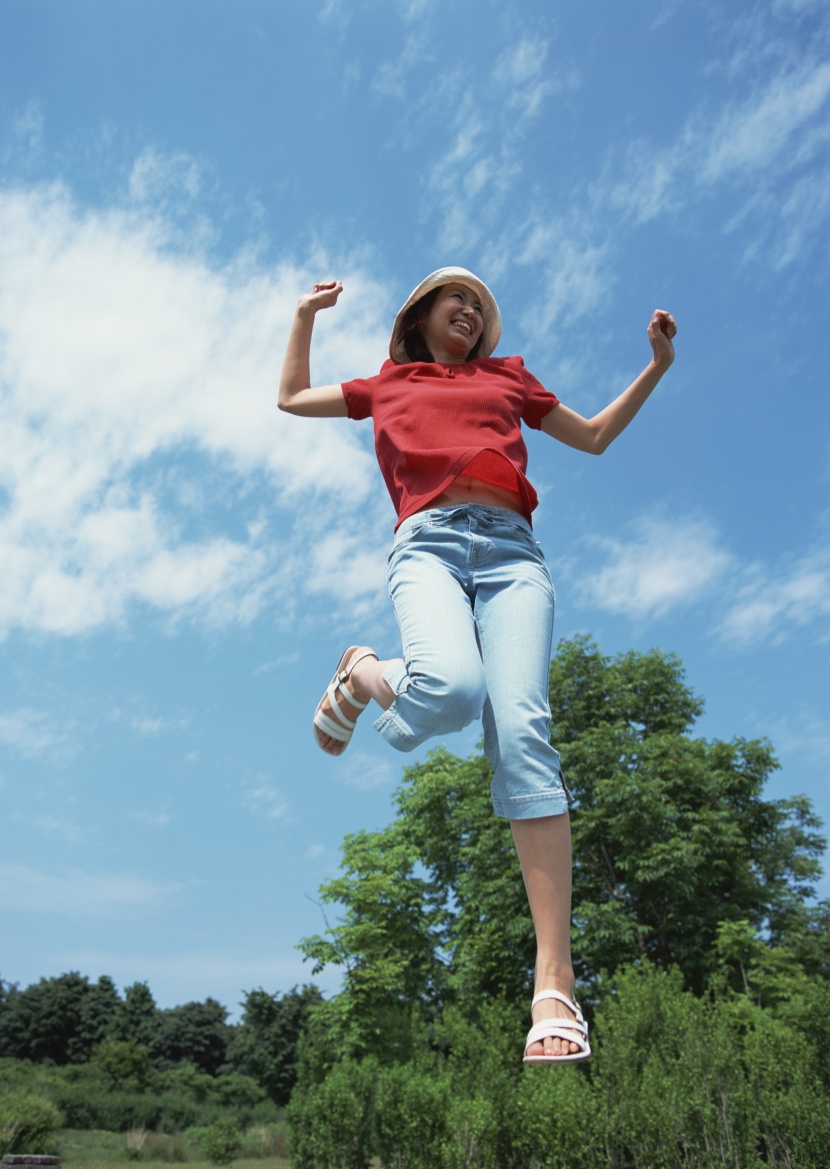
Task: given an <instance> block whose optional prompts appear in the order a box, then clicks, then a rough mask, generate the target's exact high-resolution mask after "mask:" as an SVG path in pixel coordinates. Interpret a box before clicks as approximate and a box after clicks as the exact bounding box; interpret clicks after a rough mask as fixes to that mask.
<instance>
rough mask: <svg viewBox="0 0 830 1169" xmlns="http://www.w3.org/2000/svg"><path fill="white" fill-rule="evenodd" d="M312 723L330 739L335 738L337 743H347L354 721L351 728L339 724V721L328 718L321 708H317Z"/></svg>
mask: <svg viewBox="0 0 830 1169" xmlns="http://www.w3.org/2000/svg"><path fill="white" fill-rule="evenodd" d="M314 725H315V727H316V728H317V730H318V731H322V732H323V734H324V735H328V736H329V738H331V739H337V741H338V743H348V741H349V739H350V738H351V737H352V732H353V730H354V723H352V727H351V729H349V728H348V727H344V726H341V724H340V723H336V722H335V721H334V720H333V719H330V718H329V716H328V715H327V714H323V712H322V710H318V711H317V713H316V714H315V716H314Z"/></svg>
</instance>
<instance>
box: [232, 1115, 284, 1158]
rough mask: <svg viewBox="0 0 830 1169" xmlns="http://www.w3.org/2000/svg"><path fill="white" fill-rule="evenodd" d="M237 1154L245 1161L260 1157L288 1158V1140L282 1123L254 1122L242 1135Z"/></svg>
mask: <svg viewBox="0 0 830 1169" xmlns="http://www.w3.org/2000/svg"><path fill="white" fill-rule="evenodd" d="M239 1154H240V1156H241V1157H244V1158H245V1160H246V1161H254V1160H258V1159H259V1158H262V1157H268V1158H269V1159H270V1158H272V1157H283V1158H286V1159H287V1158H288V1142H287V1140H286V1136H285V1128H284V1126H283V1125H282V1124H255V1125H253V1127H252V1128H249V1129H248V1131H247V1132H246V1133H245V1135H244V1136H243V1137H242V1144H241V1146H240V1149H239Z"/></svg>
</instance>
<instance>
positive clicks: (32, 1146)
mask: <svg viewBox="0 0 830 1169" xmlns="http://www.w3.org/2000/svg"><path fill="white" fill-rule="evenodd" d="M63 1123H64V1118H63V1116H62V1115H61V1112H60V1110H59V1109H58V1108H57V1107H56V1106H55V1105H54V1104H53V1103H52V1101H51V1100H47V1099H46V1097H45V1096H38V1095H35V1094H34V1093H30V1092H12V1093H9V1094H7V1095H3V1096H0V1156H5V1155H6V1153H51V1152H53V1151H54V1147H55V1134H56V1132H57V1130H58V1129H59V1128H61V1127H62V1125H63Z"/></svg>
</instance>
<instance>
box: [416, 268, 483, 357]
mask: <svg viewBox="0 0 830 1169" xmlns="http://www.w3.org/2000/svg"><path fill="white" fill-rule="evenodd" d="M483 329H484V317H483V314H482V310H481V301H480V299H479V297H478V294H477V293H475V292H473V291H472V290H471V289H469V288H465V287H464V285H463V284H445V285H443V286H442V287H441V288H439V289H438V294H437V296H436V297H435V300H434V301H433V302H432V306H431V307H430V310H429V312H428V314H427V316H426V317H425V318H424V319H423V320H422V321H421V331H422V333H423V336H424V341H425V342H426V344H427V348H428V349H429V350H430V352H431V353H432V356H433V359H434V360H435V361H440V362H443V363H446V364H456V363H459V362H462V361H466V360H467V357H468V356H469V353H470V351H471V350H472V349H473V348H474V347H475V346H476V345H477V344H478V342H479V339H480V337H481V334H482V331H483Z"/></svg>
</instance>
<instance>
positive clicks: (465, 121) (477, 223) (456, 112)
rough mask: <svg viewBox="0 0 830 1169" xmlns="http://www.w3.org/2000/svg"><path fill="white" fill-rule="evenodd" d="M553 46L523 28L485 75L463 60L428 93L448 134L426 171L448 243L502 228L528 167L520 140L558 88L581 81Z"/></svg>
mask: <svg viewBox="0 0 830 1169" xmlns="http://www.w3.org/2000/svg"><path fill="white" fill-rule="evenodd" d="M549 54H550V46H549V43H548V41H547V39H546V38H544V37H533V36H531V35H529V34H525V33H522V34H520V35H519V37H518V38H517V39H516V40H515V41H514V42H513V43H512V44H509V45H507V46H506V47H505V48H504V49H503V50H502V52H501V54H500V55H499V57H498V58H497V60H496V61H495V63H494V66H493V70H492V73H491V74H490V75H488V76H487V77H486V78H483V77H481V76H480V75H479V74H476V73H473V72H472V71H467V70H465V69H464V68H463V66H459V68H458V69H456V70H455V71H454V72H453V73H452V74H451V75H448V76H446V77H444V78H443V79H442V80H441V82H440V84H437V85H436V86H435V87H434V89H433V91H432V92H431V93H430V94H429V95H428V97H427V98H426V99H425V102H426V103H427V104H428V105H429V108H430V112H431V114H432V115H433V116H440V118H441V130H442V132H443V131H444V126H445V125H446V126H447V127H448V134H449V141H448V142H447V144H446V146H444V147H443V148H442V149H441V151H440V154H439V156H438V157H437V159H436V161H435V162H434V163H433V164H432V166H431V168H430V170H429V172H428V174H427V178H426V185H427V189H428V192H429V195H430V200H431V203H432V205H433V206H434V207H435V208H436V209H437V211H438V214H439V218H440V226H439V243H440V244H441V245H442V246H443V247H444V248H447V249H448V250H453V249H459V248H463V249H465V250H466V251H468V250H470V249H471V248H474V247H477V246H478V245H479V244H480V241H481V240H482V239H486V238H487V237H488V236H489V235H491V234H492V231H493V227H494V224H496V223H498V224H499V227H500V229H502V230H503V228H504V225H503V224H501V223H500V217H501V215H502V212H503V210H504V207H505V205H506V202H507V199H508V196H509V193H510V192H511V191H512V190H514V189H515V185H516V183H517V182H518V181H519V180H520V178H521V176H522V174H523V171H524V162H523V158H522V151H521V147H522V143H523V142H524V140H525V137H526V134H527V131H528V129H529V127H530V125H531V123H532V122H533V121H534V119H536V118H538V116H539V115H540V114H541V112H542V110H543V108H544V104H545V102H546V100H547V99H548V98H549V97H550V96H551V95H552V94H554V93H556V92H558V91H560V90H562V89H564V88H571V87H574V86H575V85H577V84H578V78H577V76H576V74H575V73H574V71H573V69H572V68H570V67H567V66H563V65H557V64H552V63H551V62H550V61H549V59H548V58H549ZM448 115H449V116H448ZM511 219H512V217H511ZM508 230H509V227H508ZM501 233H502V232H501V231H500V234H501Z"/></svg>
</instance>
